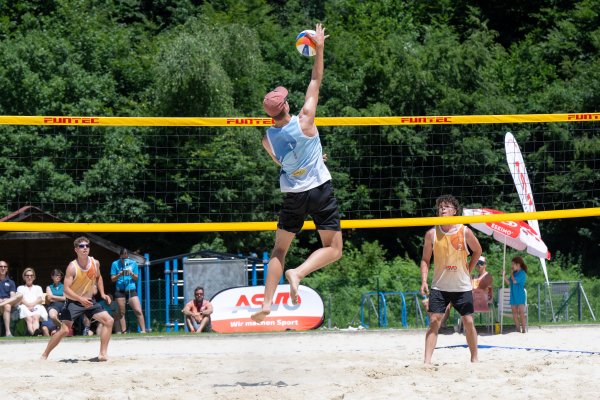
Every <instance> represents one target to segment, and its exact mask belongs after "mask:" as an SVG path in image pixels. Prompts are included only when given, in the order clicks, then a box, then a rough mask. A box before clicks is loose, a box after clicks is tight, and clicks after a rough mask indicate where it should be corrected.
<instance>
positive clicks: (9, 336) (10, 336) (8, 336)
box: [6, 333, 14, 338]
mask: <svg viewBox="0 0 600 400" xmlns="http://www.w3.org/2000/svg"><path fill="white" fill-rule="evenodd" d="M6 337H7V338H14V336H13V335H11V334H10V333H9V334H8V335H6Z"/></svg>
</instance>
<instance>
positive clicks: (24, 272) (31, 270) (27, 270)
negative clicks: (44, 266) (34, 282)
mask: <svg viewBox="0 0 600 400" xmlns="http://www.w3.org/2000/svg"><path fill="white" fill-rule="evenodd" d="M28 272H32V273H33V279H35V278H36V276H35V271H34V270H33V268H25V271H23V280H25V275H26V274H27V273H28Z"/></svg>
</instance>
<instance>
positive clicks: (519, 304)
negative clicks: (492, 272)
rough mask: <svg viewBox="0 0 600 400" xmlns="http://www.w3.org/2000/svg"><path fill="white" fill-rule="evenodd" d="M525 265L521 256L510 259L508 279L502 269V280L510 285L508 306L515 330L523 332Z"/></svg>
mask: <svg viewBox="0 0 600 400" xmlns="http://www.w3.org/2000/svg"><path fill="white" fill-rule="evenodd" d="M527 272H528V270H527V265H525V261H523V258H522V257H519V256H517V257H515V258H513V259H512V268H511V270H510V279H507V278H506V274H505V273H504V271H502V276H503V277H504V281H505V282H506V283H507V284H508V285H509V286H510V308H511V309H512V313H513V319H514V320H515V327H516V329H517V332H522V333H525V302H526V295H525V281H526V279H527V276H526V275H527ZM519 316H520V317H521V324H520V326H521V329H519Z"/></svg>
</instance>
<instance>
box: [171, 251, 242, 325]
mask: <svg viewBox="0 0 600 400" xmlns="http://www.w3.org/2000/svg"><path fill="white" fill-rule="evenodd" d="M187 259H188V258H187V257H183V261H182V264H183V272H182V273H181V279H182V280H183V304H184V307H185V304H187V301H188V298H187V284H186V280H185V270H186V265H187ZM244 280H245V281H246V282H248V271H246V278H245V279H244ZM190 301H191V300H190ZM183 330H184V331H185V332H189V328H188V324H187V321H186V320H185V316H184V318H183Z"/></svg>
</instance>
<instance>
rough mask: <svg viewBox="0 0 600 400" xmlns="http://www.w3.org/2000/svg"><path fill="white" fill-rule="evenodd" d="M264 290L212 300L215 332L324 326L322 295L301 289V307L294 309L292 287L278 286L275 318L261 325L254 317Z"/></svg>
mask: <svg viewBox="0 0 600 400" xmlns="http://www.w3.org/2000/svg"><path fill="white" fill-rule="evenodd" d="M264 291H265V287H264V286H245V287H235V288H230V289H225V290H222V291H221V292H219V293H217V294H216V295H214V296H213V298H212V299H210V302H211V303H212V305H213V309H214V311H213V313H212V314H211V320H212V328H213V329H214V330H215V331H216V332H222V333H226V332H257V331H285V330H286V329H293V330H296V331H304V330H308V329H316V328H318V327H319V326H321V324H322V323H323V317H324V315H325V306H324V305H323V299H321V296H320V295H319V293H317V292H316V291H314V290H313V289H311V288H309V287H308V286H304V285H300V287H299V288H298V304H296V305H295V306H293V305H292V301H291V300H290V285H278V286H277V290H276V291H275V296H274V297H273V305H272V306H271V314H270V315H269V316H267V317H266V318H265V320H264V321H263V322H261V323H260V324H258V323H256V322H254V321H252V319H250V315H252V314H253V313H255V312H256V311H258V310H259V309H260V306H261V305H262V303H263V293H264Z"/></svg>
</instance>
